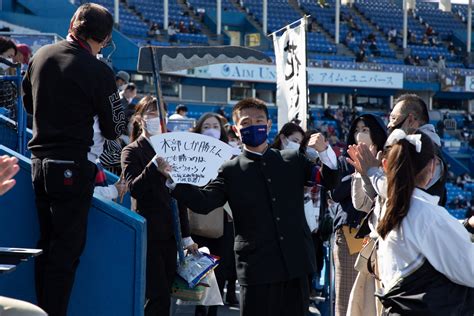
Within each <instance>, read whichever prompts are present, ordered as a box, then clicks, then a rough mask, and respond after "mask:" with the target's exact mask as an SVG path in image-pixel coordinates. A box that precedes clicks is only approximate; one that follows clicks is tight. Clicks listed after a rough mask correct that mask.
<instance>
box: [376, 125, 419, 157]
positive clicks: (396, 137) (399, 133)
mask: <svg viewBox="0 0 474 316" xmlns="http://www.w3.org/2000/svg"><path fill="white" fill-rule="evenodd" d="M402 139H406V140H407V141H408V142H409V143H410V144H412V145H413V146H415V150H416V152H417V153H419V152H421V134H413V135H407V134H406V133H405V132H404V131H403V130H401V129H396V130H394V131H393V132H392V133H391V134H390V135H389V136H388V138H387V141H386V142H385V146H393V145H394V144H396V143H398V142H399V141H400V140H402Z"/></svg>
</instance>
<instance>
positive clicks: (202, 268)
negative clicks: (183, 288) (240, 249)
mask: <svg viewBox="0 0 474 316" xmlns="http://www.w3.org/2000/svg"><path fill="white" fill-rule="evenodd" d="M219 260H220V258H219V257H216V256H213V255H209V254H207V253H202V252H200V253H199V254H188V255H187V256H186V257H185V258H184V260H183V262H180V263H179V265H178V268H177V269H176V272H177V273H178V275H179V276H180V277H182V278H183V279H184V280H185V281H186V282H188V286H189V287H190V288H193V287H195V286H196V285H197V284H198V283H199V282H200V281H201V280H202V279H203V278H204V277H205V276H206V275H207V274H208V273H209V272H210V271H212V270H213V269H214V268H215V267H217V265H218V264H219Z"/></svg>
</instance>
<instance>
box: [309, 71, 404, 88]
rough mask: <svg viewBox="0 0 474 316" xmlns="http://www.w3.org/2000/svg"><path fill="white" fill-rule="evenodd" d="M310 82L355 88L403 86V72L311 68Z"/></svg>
mask: <svg viewBox="0 0 474 316" xmlns="http://www.w3.org/2000/svg"><path fill="white" fill-rule="evenodd" d="M308 76H309V82H310V84H316V85H319V86H332V87H334V86H337V87H355V88H391V89H402V88H403V74H402V73H397V72H379V71H360V70H339V69H328V68H311V69H310V70H309V71H308Z"/></svg>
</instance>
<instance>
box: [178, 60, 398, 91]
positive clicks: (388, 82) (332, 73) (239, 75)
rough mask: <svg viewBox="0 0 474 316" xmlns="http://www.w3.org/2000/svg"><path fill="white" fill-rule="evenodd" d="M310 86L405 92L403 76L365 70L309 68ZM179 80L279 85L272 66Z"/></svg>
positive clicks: (237, 67) (223, 68) (229, 68)
mask: <svg viewBox="0 0 474 316" xmlns="http://www.w3.org/2000/svg"><path fill="white" fill-rule="evenodd" d="M307 70H308V84H309V85H311V86H318V85H323V86H341V87H360V88H362V87H363V88H379V89H402V88H403V73H398V72H384V71H363V70H339V69H334V68H314V67H308V68H307ZM169 74H174V75H178V76H185V77H192V78H203V79H221V80H238V81H254V82H269V83H275V82H276V68H275V66H273V65H255V64H217V65H209V66H205V67H198V68H194V69H188V70H181V71H176V72H170V73H169Z"/></svg>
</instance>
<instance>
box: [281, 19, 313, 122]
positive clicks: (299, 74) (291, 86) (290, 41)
mask: <svg viewBox="0 0 474 316" xmlns="http://www.w3.org/2000/svg"><path fill="white" fill-rule="evenodd" d="M300 21H301V23H300V25H299V26H297V27H295V28H293V29H287V30H286V31H285V32H284V33H283V34H282V35H281V36H280V37H277V36H276V35H274V37H273V46H274V48H275V64H276V74H277V93H276V105H277V107H278V129H279V130H280V129H281V127H282V126H283V125H284V124H285V123H287V122H292V121H293V122H297V123H298V124H299V125H300V126H301V127H302V128H303V129H305V130H306V109H307V106H308V104H307V103H308V89H307V85H306V19H305V18H303V19H301V20H300Z"/></svg>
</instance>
